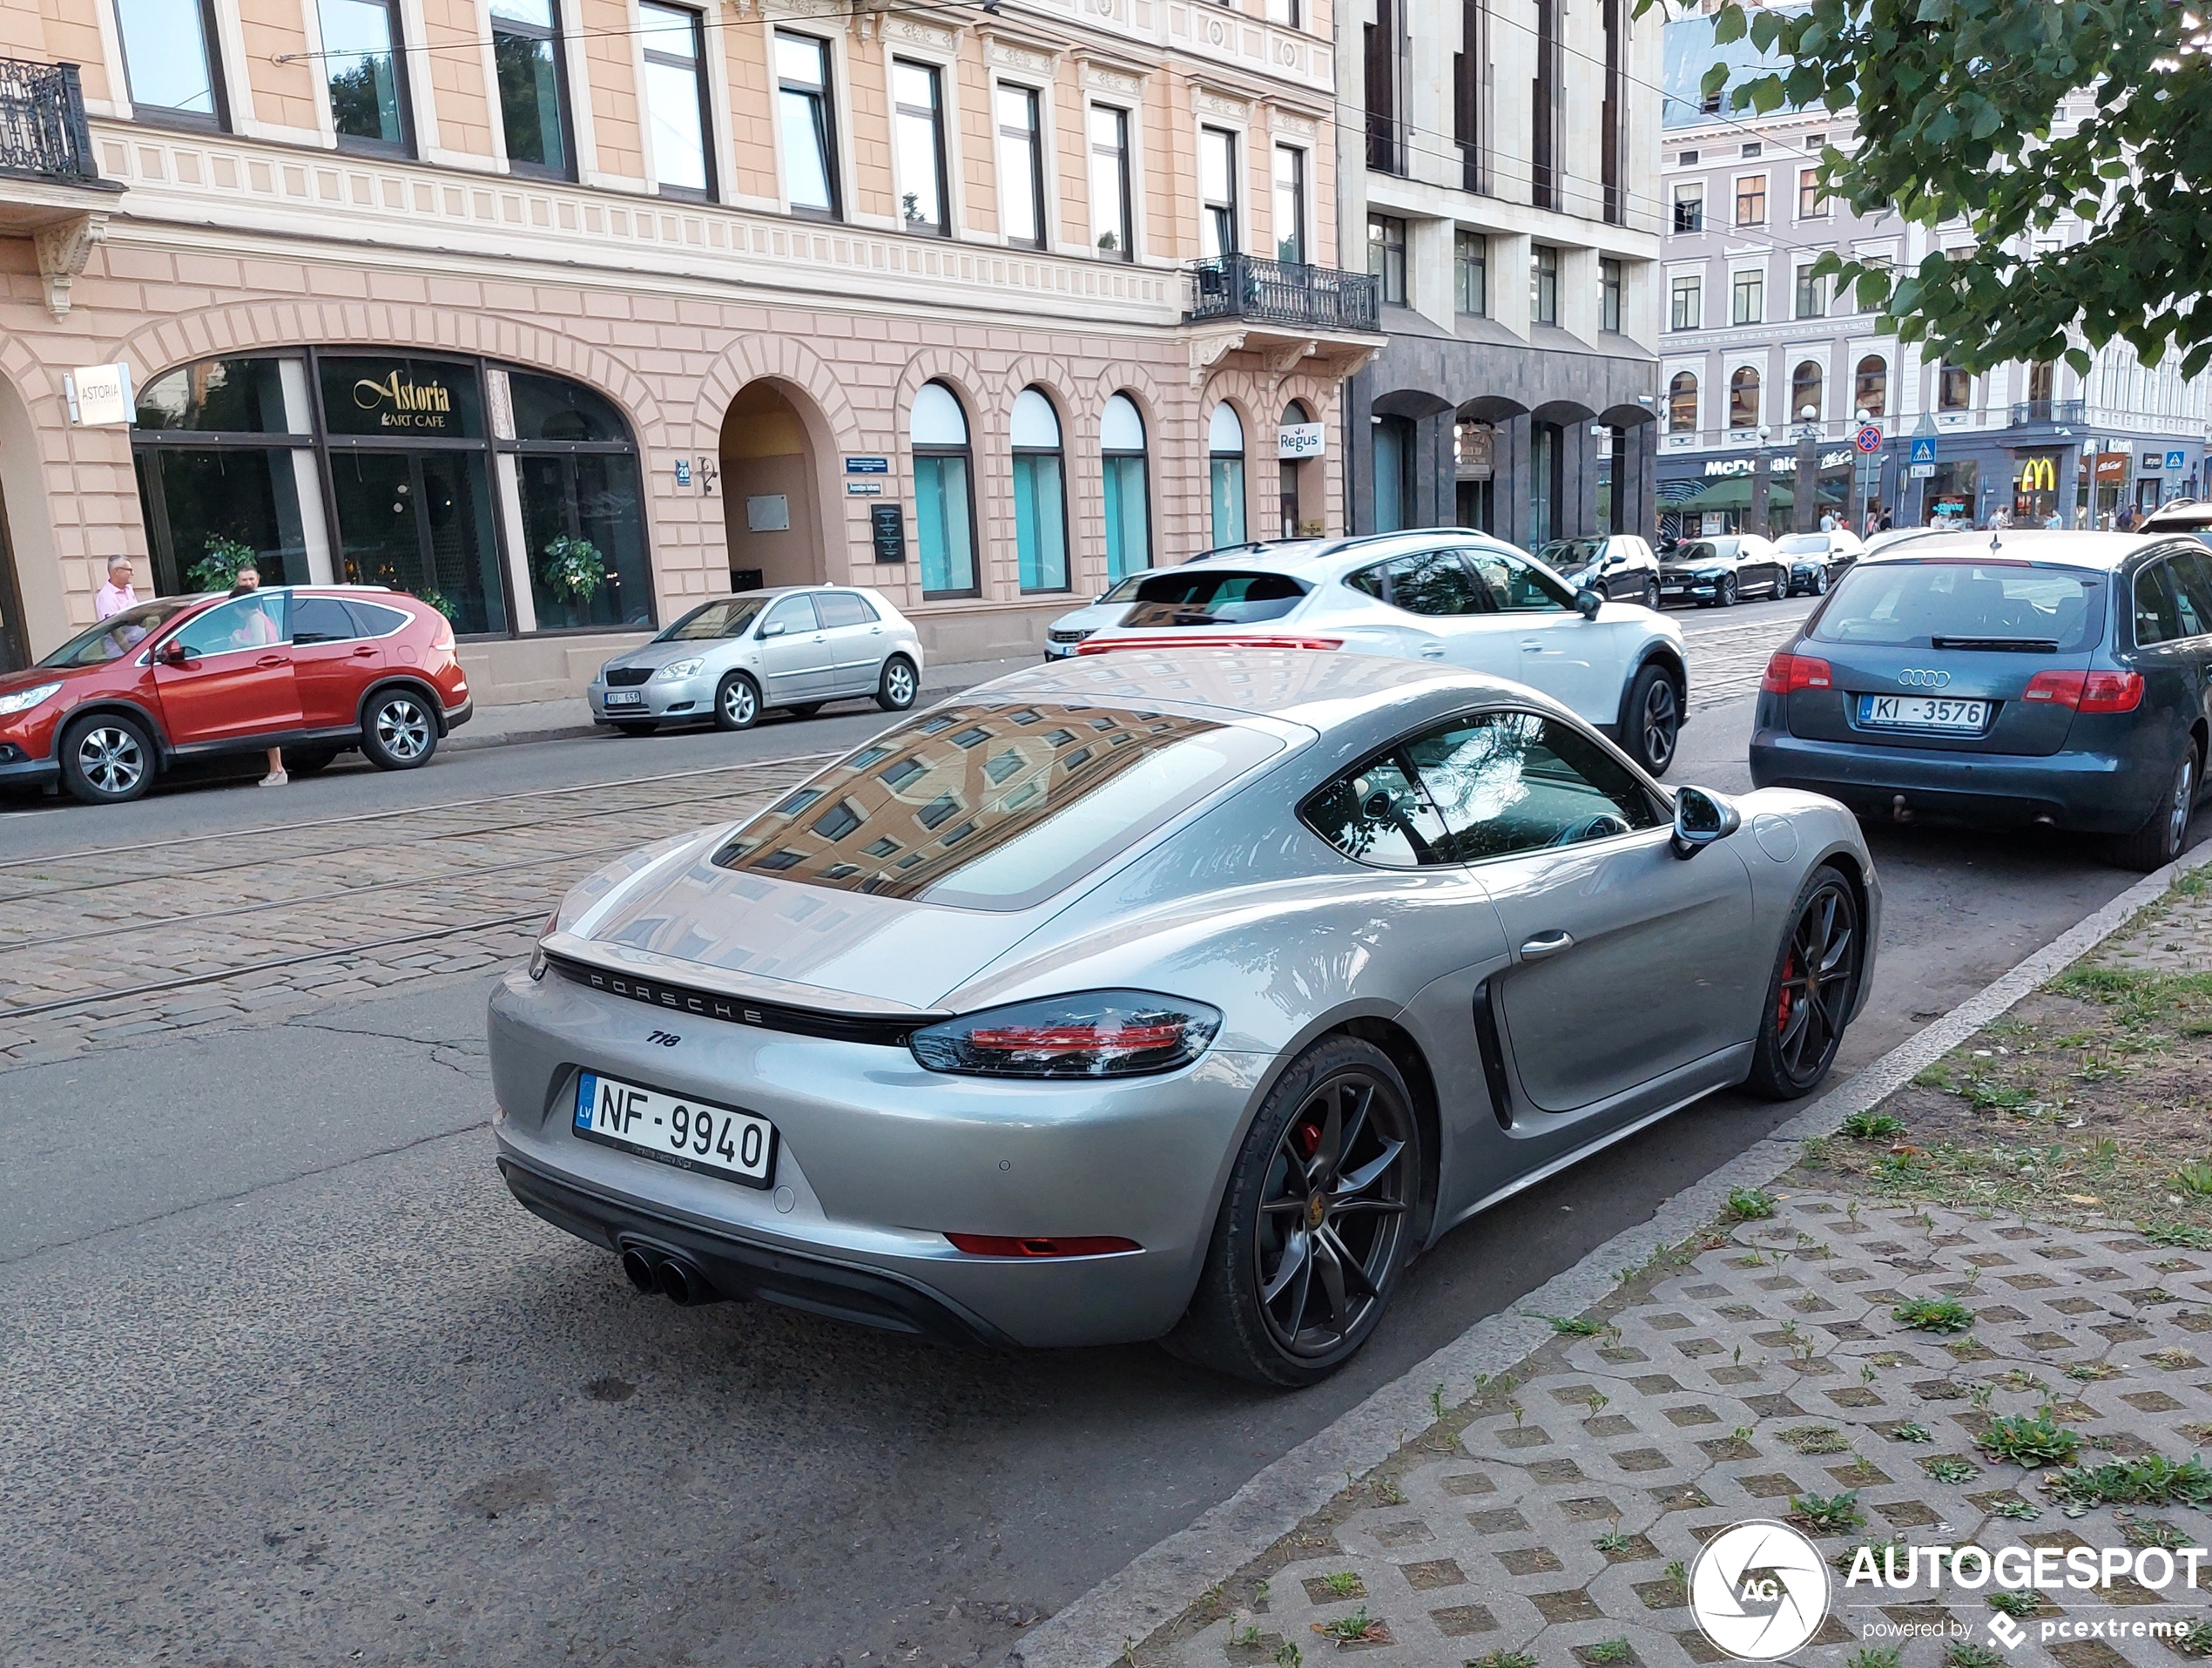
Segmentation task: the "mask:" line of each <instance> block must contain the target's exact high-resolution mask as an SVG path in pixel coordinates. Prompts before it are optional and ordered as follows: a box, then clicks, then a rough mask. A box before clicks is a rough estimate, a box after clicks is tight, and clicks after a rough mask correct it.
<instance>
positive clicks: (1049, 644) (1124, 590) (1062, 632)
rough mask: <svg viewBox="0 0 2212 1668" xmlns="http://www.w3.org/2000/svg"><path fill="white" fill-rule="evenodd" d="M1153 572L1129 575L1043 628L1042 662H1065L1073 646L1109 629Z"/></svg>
mask: <svg viewBox="0 0 2212 1668" xmlns="http://www.w3.org/2000/svg"><path fill="white" fill-rule="evenodd" d="M1153 572H1154V570H1153V569H1150V568H1147V569H1145V570H1144V571H1143V572H1142V573H1132V574H1130V576H1129V577H1127V578H1125V579H1123V580H1122V581H1121V582H1120V583H1119V584H1116V585H1115V586H1114V587H1113V588H1112V589H1111V590H1109V591H1106V592H1105V594H1104V595H1103V596H1099V597H1095V598H1092V599H1091V600H1090V601H1089V602H1088V603H1085V604H1083V605H1082V607H1081V608H1076V609H1071V610H1070V611H1069V612H1067V613H1065V614H1062V616H1061V617H1060V618H1058V619H1056V620H1055V621H1053V622H1052V624H1051V625H1049V626H1048V627H1046V628H1045V634H1044V658H1046V659H1048V660H1065V659H1066V658H1068V657H1069V655H1071V654H1073V653H1075V652H1076V645H1077V644H1078V643H1081V642H1082V640H1083V639H1084V638H1087V637H1089V635H1090V634H1091V633H1092V632H1093V631H1097V630H1098V629H1099V628H1100V627H1101V626H1106V625H1112V624H1113V623H1114V622H1115V621H1116V620H1117V619H1119V618H1121V617H1122V605H1123V604H1126V603H1129V602H1131V601H1133V600H1135V598H1136V588H1137V586H1138V585H1140V584H1143V582H1144V581H1145V580H1147V579H1149V578H1150V577H1152V574H1153Z"/></svg>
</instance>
